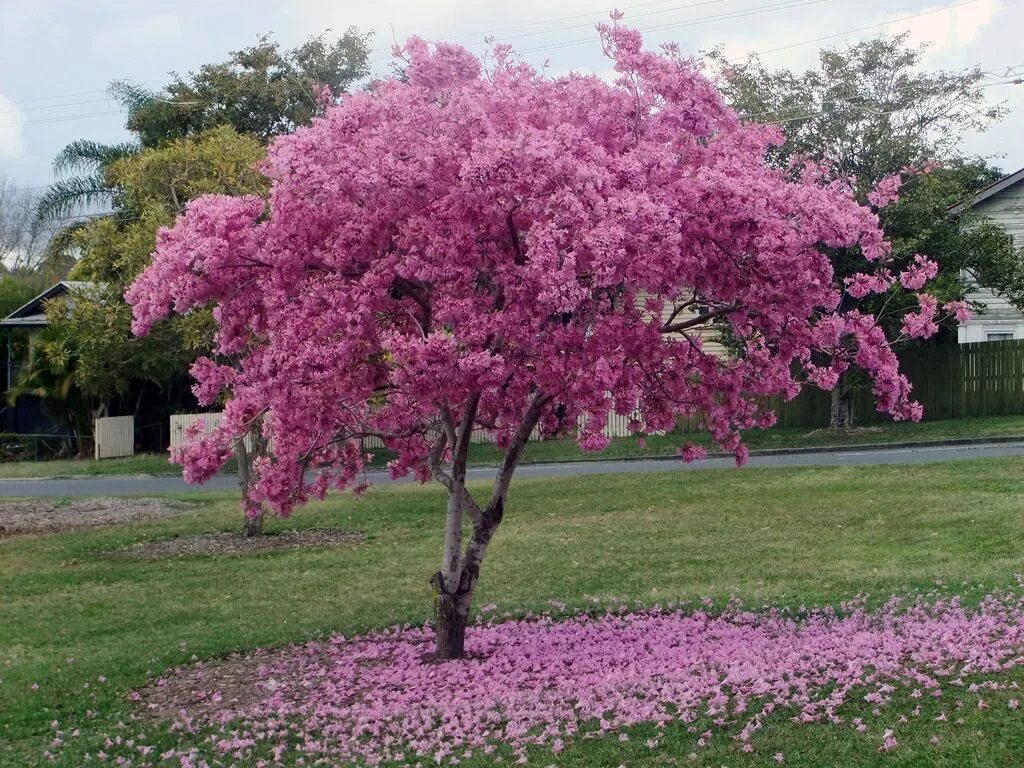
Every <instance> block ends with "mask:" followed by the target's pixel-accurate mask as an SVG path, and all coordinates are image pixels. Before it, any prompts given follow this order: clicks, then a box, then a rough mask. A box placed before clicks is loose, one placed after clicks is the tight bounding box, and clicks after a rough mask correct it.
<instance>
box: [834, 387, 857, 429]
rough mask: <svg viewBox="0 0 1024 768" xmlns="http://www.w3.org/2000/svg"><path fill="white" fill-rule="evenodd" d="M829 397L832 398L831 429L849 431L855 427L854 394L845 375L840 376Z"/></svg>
mask: <svg viewBox="0 0 1024 768" xmlns="http://www.w3.org/2000/svg"><path fill="white" fill-rule="evenodd" d="M829 395H830V396H831V409H830V412H829V421H828V426H829V428H830V429H849V428H850V427H852V426H853V392H852V391H851V390H850V386H849V382H848V381H847V379H846V374H845V373H843V374H841V375H840V377H839V381H838V382H837V383H836V386H835V388H834V389H833V390H832V391H831V392H829Z"/></svg>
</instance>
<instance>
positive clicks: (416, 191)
mask: <svg viewBox="0 0 1024 768" xmlns="http://www.w3.org/2000/svg"><path fill="white" fill-rule="evenodd" d="M599 29H600V34H601V39H602V41H603V43H604V46H605V48H606V51H607V53H608V55H609V56H610V57H611V58H612V59H613V60H614V63H615V71H616V72H617V73H618V76H617V79H616V80H615V82H614V83H609V82H606V81H604V80H602V79H600V78H598V77H596V76H584V75H579V74H571V75H566V76H563V77H557V78H550V77H547V76H545V75H544V74H543V73H539V72H538V71H536V70H535V69H533V68H532V67H530V66H528V65H527V64H525V63H522V62H521V61H519V60H517V59H516V58H515V57H513V55H512V54H511V52H510V51H509V50H508V49H507V48H505V47H501V46H498V47H495V48H494V49H493V51H492V55H491V57H490V58H489V59H488V61H487V64H488V66H487V67H486V68H485V67H484V66H483V64H482V63H481V61H479V60H478V59H477V58H475V57H474V56H472V55H471V54H469V53H468V52H467V51H465V50H464V49H462V48H460V47H457V46H453V45H447V44H437V45H433V46H432V45H428V44H427V43H426V42H424V41H423V40H420V39H418V38H413V39H411V40H409V42H408V43H407V45H406V47H405V49H404V54H405V56H406V61H407V69H406V73H407V81H405V82H400V81H397V80H389V81H385V82H381V83H377V84H376V85H375V86H374V88H373V89H372V90H371V91H369V92H365V93H357V94H353V95H349V96H346V97H344V100H343V101H342V103H341V104H340V105H339V106H337V107H334V108H332V109H330V110H329V111H328V112H327V114H326V115H325V117H323V118H322V119H319V120H317V121H315V122H314V124H313V125H312V126H310V127H309V128H305V129H300V130H298V131H297V132H296V133H295V134H293V135H291V136H287V137H284V138H280V139H278V140H277V141H276V142H275V143H274V145H273V146H272V147H271V148H270V152H269V157H268V159H267V161H266V165H265V167H264V169H263V170H264V172H265V173H266V174H267V175H268V176H269V177H270V178H271V179H272V180H273V182H274V187H273V192H272V194H271V197H270V202H269V205H267V204H265V203H264V201H263V200H260V199H258V198H254V197H247V198H230V197H216V196H215V197H207V198H203V199H200V200H197V201H195V202H193V203H191V204H190V205H189V207H188V210H187V212H186V213H185V214H184V215H183V216H182V217H181V218H180V219H179V221H178V223H177V224H176V226H175V227H174V228H173V229H171V230H169V231H164V232H163V233H162V234H161V236H160V240H159V244H158V247H157V251H156V254H155V257H154V260H153V264H152V266H151V267H150V268H149V269H148V270H147V271H146V272H145V273H144V274H143V275H142V276H141V277H140V278H139V280H138V281H137V282H136V283H135V284H134V285H133V286H132V288H131V289H130V290H129V292H128V300H129V301H130V302H131V303H132V305H133V306H134V312H135V331H136V332H137V333H139V334H144V333H146V332H147V330H148V329H149V328H150V326H151V325H152V323H153V322H154V321H155V320H156V319H157V318H160V317H163V316H164V315H166V314H167V313H168V312H169V311H171V310H172V309H173V310H175V311H178V312H187V311H189V310H190V309H192V308H194V307H199V306H202V305H207V304H213V305H214V307H215V309H214V313H215V317H216V319H217V322H218V325H219V328H218V331H217V338H216V343H217V346H218V351H219V353H221V354H223V355H225V356H238V357H239V359H240V365H237V366H226V365H222V364H219V363H218V362H216V361H213V360H200V361H199V362H198V363H197V364H196V365H195V367H194V369H193V375H194V376H195V379H196V381H197V384H196V392H197V395H198V396H199V397H200V399H202V400H203V401H205V402H213V401H214V399H215V398H217V397H218V396H219V395H221V394H222V393H227V394H228V395H229V400H228V404H227V406H226V408H225V413H224V420H223V424H222V426H221V427H220V429H219V430H218V431H216V432H215V433H214V434H212V435H210V436H208V437H206V438H204V439H202V440H200V441H198V442H195V443H193V444H191V445H189V446H188V447H187V448H186V449H185V450H184V451H182V452H181V454H180V456H179V457H178V460H180V461H181V462H182V463H183V464H184V471H185V477H186V479H188V480H190V481H196V482H202V481H204V480H206V479H207V478H209V477H210V476H211V475H212V474H214V473H215V472H216V471H217V470H218V469H219V468H220V467H221V466H222V465H223V464H224V462H225V461H226V460H227V459H228V458H229V456H230V454H231V447H232V444H233V443H234V442H236V441H238V440H239V439H241V437H242V436H244V435H245V433H246V432H247V430H248V429H249V426H250V424H252V423H254V422H255V421H257V420H262V424H263V430H264V434H265V435H266V436H267V437H268V438H270V439H272V443H273V449H272V455H268V456H263V457H261V458H260V459H259V460H258V461H257V462H256V463H255V465H254V468H253V478H252V482H253V492H252V494H251V499H252V500H253V501H252V502H251V503H259V502H260V501H264V502H266V503H267V504H269V505H270V506H271V507H272V508H274V509H275V510H276V511H277V512H278V513H279V514H282V515H285V514H288V513H289V512H290V511H291V510H292V509H293V508H294V507H295V506H296V505H299V504H303V503H304V502H306V501H307V500H308V499H309V498H310V497H311V496H313V497H323V496H324V494H325V493H326V492H327V491H328V490H329V489H343V488H346V487H354V488H355V489H356V490H357V491H360V490H362V489H363V488H365V480H364V474H365V473H364V470H365V467H366V465H367V462H368V460H369V459H370V458H371V457H370V454H369V453H368V451H367V448H366V445H365V438H368V437H371V436H376V437H379V438H381V439H382V440H383V442H384V444H385V445H386V446H387V447H388V448H389V449H390V450H391V451H392V452H394V454H395V456H396V458H395V459H394V460H393V461H392V462H391V463H390V465H389V467H390V470H391V473H392V474H393V475H395V476H401V475H406V474H408V473H415V475H416V477H418V478H419V479H420V480H421V481H424V482H425V481H427V480H428V479H430V478H433V479H434V480H436V481H437V482H439V483H441V484H442V485H443V486H444V487H445V488H446V489H447V491H448V504H447V515H446V518H445V525H444V550H443V558H442V561H441V568H440V570H439V571H438V573H437V574H436V575H435V576H434V578H433V584H434V585H435V587H436V589H437V593H438V603H437V624H436V635H437V654H438V656H439V657H440V658H455V657H459V656H461V655H462V654H463V650H464V639H465V632H466V623H467V617H468V615H469V610H470V603H471V600H472V597H473V592H474V588H475V586H476V583H477V579H478V578H479V576H480V568H481V564H482V563H483V561H484V557H485V555H486V553H487V548H488V545H489V544H490V541H491V539H492V537H493V536H494V533H495V531H496V530H497V528H498V526H499V524H500V523H501V520H502V518H503V516H504V515H505V512H506V500H507V497H508V492H509V484H510V482H511V480H512V476H513V473H514V472H515V470H516V466H517V464H518V462H519V459H520V457H521V455H522V453H523V448H524V446H525V444H526V441H527V439H528V438H529V436H530V435H531V433H533V432H534V431H535V430H537V431H539V432H540V434H542V435H545V436H553V435H558V434H563V433H567V432H572V431H577V432H578V439H579V443H580V445H581V446H582V447H583V448H584V449H586V450H600V449H602V448H604V447H605V446H606V444H607V442H608V441H607V439H606V438H605V437H604V436H603V434H602V429H603V427H604V425H605V423H606V420H607V417H608V415H609V412H611V411H614V412H616V413H618V414H621V415H629V416H630V417H631V419H632V421H631V422H630V424H631V429H632V430H633V431H635V432H636V433H637V434H643V433H649V432H654V431H659V430H668V429H671V428H672V427H673V426H674V425H675V424H676V422H677V419H678V418H679V417H681V416H693V415H695V414H701V415H702V416H703V419H704V422H705V424H706V426H707V429H708V431H709V432H710V435H711V436H712V437H713V439H714V440H715V441H716V442H717V443H718V444H719V445H721V446H723V447H724V448H725V449H727V450H730V451H733V452H734V453H735V455H736V458H737V461H738V462H742V461H743V460H744V458H745V456H746V450H745V448H744V446H743V444H742V443H741V439H740V430H742V429H745V428H750V427H767V426H770V425H771V424H772V423H773V422H774V414H773V413H772V412H770V411H769V410H766V409H765V407H764V406H763V405H762V403H763V402H764V399H765V398H766V397H767V396H771V395H775V394H778V393H783V394H784V395H785V396H787V397H792V396H795V395H796V394H797V392H798V391H799V390H800V388H801V386H802V385H803V383H805V382H806V381H811V382H813V383H816V384H819V385H822V386H826V387H827V386H830V385H831V384H833V383H834V382H835V379H836V377H837V376H838V375H839V373H840V372H841V371H842V370H843V369H844V368H845V367H846V366H847V365H848V364H849V362H850V361H851V360H854V359H855V360H856V363H857V364H858V365H859V366H860V367H862V368H863V369H865V370H866V371H868V372H870V374H871V375H872V377H873V381H874V392H875V395H876V397H877V400H878V407H879V409H880V410H884V411H887V412H889V413H891V414H893V416H894V417H895V418H897V419H906V418H911V419H914V418H919V416H920V409H919V407H918V406H916V405H915V404H914V403H912V402H911V401H910V399H909V393H910V387H909V385H908V383H907V381H906V379H905V378H904V377H902V376H901V375H900V374H899V373H898V371H897V364H896V358H895V356H894V355H893V353H892V351H891V350H890V348H889V346H888V342H887V339H886V338H885V335H884V333H883V332H882V331H881V330H880V329H879V328H878V326H877V325H876V324H875V321H874V318H872V317H870V316H864V315H859V314H856V313H854V314H851V315H848V316H841V315H838V314H836V313H835V308H836V307H837V305H838V303H839V300H840V297H841V293H842V291H843V290H844V287H843V286H837V285H834V284H833V277H832V271H831V268H830V266H829V260H828V258H827V257H826V256H825V255H824V254H823V248H828V247H833V248H839V247H842V248H849V247H854V246H859V247H860V248H861V249H862V250H863V252H864V254H865V255H866V256H867V257H868V258H869V259H870V260H872V261H873V262H874V263H876V264H878V265H879V274H877V275H871V276H867V277H865V280H872V281H875V282H871V284H870V285H866V286H865V285H861V284H860V283H858V284H857V287H856V290H861V289H865V290H875V289H879V290H881V288H880V287H879V286H881V285H882V284H883V283H884V282H885V281H886V280H889V281H890V282H891V279H892V277H891V276H888V275H886V274H885V262H886V259H887V254H888V250H889V249H888V245H887V243H886V242H884V240H883V237H882V234H881V232H880V230H879V227H878V221H877V218H876V215H875V214H874V213H873V212H872V211H871V210H869V209H868V208H865V207H862V206H860V205H858V204H857V203H856V202H855V201H854V199H853V196H852V191H851V189H850V187H849V185H848V183H847V182H846V181H844V180H833V179H831V178H829V176H828V175H827V174H826V173H825V172H824V171H823V170H822V169H821V168H819V167H815V166H812V165H810V164H805V165H801V166H798V167H794V168H792V169H791V170H790V171H788V172H783V171H780V170H777V169H773V168H771V167H770V166H769V165H768V164H766V163H765V162H764V156H765V153H766V151H767V150H768V149H769V148H770V147H771V146H772V145H773V144H775V143H778V142H779V141H780V139H781V137H780V135H779V134H778V133H777V131H776V130H775V129H772V128H767V127H764V126H758V125H747V124H743V123H741V121H740V120H739V118H738V117H737V116H736V114H735V113H734V112H732V111H731V110H730V109H728V108H727V107H726V106H725V105H724V104H723V102H722V99H721V98H720V97H719V94H718V93H717V91H716V89H715V87H714V85H713V84H712V83H711V82H709V81H708V80H707V79H706V78H705V77H704V76H703V75H702V74H701V73H700V71H699V68H698V67H697V66H696V65H695V64H694V63H693V62H691V61H688V60H686V59H683V58H680V57H679V56H678V54H677V53H676V52H675V51H674V50H673V49H671V48H670V49H666V50H665V51H663V52H662V53H661V54H660V55H656V54H652V53H647V52H644V51H642V50H641V39H640V35H639V34H638V33H637V32H635V31H633V30H630V29H626V28H623V27H621V26H618V25H609V26H602V27H600V28H599ZM936 312H937V308H935V307H934V306H933V304H929V303H927V301H926V302H925V303H924V304H923V305H922V310H921V313H920V314H921V318H922V319H921V320H920V322H918V323H917V324H916V325H914V327H912V328H910V329H909V330H910V331H912V332H914V333H916V334H917V335H924V334H926V333H927V332H929V330H930V326H929V324H930V323H931V322H932V320H933V318H934V316H935V314H936ZM712 320H719V321H721V322H726V323H728V326H729V328H730V329H731V332H732V334H733V336H734V338H735V339H736V340H737V342H738V344H739V345H740V347H741V348H742V352H741V353H739V354H736V355H731V356H728V357H721V356H718V355H716V354H714V353H712V352H709V351H708V350H705V349H704V347H703V346H702V343H701V339H700V337H699V335H698V334H697V333H696V332H697V331H698V329H699V328H700V327H702V326H704V325H706V324H708V323H709V322H711V321H712ZM474 429H484V430H489V431H491V432H492V433H493V434H494V435H495V436H496V440H497V444H498V446H499V447H500V448H501V449H502V451H503V457H502V460H501V464H500V466H499V468H498V469H497V472H496V474H495V477H494V481H493V483H492V485H491V488H490V492H489V493H488V494H487V495H486V496H483V497H479V496H476V497H475V496H474V494H472V493H470V491H469V490H468V489H467V487H466V462H467V453H468V450H469V444H470V435H471V433H472V432H473V430H474ZM681 453H682V454H683V457H684V458H686V459H693V458H695V457H697V456H699V455H700V451H699V449H697V448H695V447H694V446H692V445H688V446H684V447H682V448H681ZM467 521H468V523H469V526H470V530H471V532H470V533H469V534H468V541H466V542H463V530H464V523H466V522H467Z"/></svg>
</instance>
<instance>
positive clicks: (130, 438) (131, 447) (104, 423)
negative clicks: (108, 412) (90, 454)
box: [93, 416, 135, 459]
mask: <svg viewBox="0 0 1024 768" xmlns="http://www.w3.org/2000/svg"><path fill="white" fill-rule="evenodd" d="M93 436H94V442H95V445H96V458H97V459H114V458H117V457H119V456H133V455H135V417H134V416H105V417H103V418H101V419H96V421H95V422H94V423H93Z"/></svg>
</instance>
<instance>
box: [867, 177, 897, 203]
mask: <svg viewBox="0 0 1024 768" xmlns="http://www.w3.org/2000/svg"><path fill="white" fill-rule="evenodd" d="M902 186H903V179H902V177H901V176H900V175H899V174H898V173H897V174H894V175H892V176H886V177H885V178H884V179H882V180H881V181H879V182H878V183H877V184H876V185H875V188H874V189H873V190H871V191H870V192H869V193H868V201H869V202H870V203H871V204H872V205H873V206H875V207H876V208H884V207H885V206H887V205H889V204H891V203H894V202H895V201H896V200H898V199H899V197H900V187H902Z"/></svg>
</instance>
